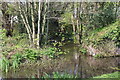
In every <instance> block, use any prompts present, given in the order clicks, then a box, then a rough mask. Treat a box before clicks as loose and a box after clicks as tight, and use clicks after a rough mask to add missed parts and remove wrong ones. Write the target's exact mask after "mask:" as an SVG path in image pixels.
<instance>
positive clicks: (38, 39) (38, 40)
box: [37, 0, 41, 48]
mask: <svg viewBox="0 0 120 80" xmlns="http://www.w3.org/2000/svg"><path fill="white" fill-rule="evenodd" d="M40 18H41V0H39V8H38V32H37V48H40Z"/></svg>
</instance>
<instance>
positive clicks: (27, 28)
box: [19, 4, 32, 46]
mask: <svg viewBox="0 0 120 80" xmlns="http://www.w3.org/2000/svg"><path fill="white" fill-rule="evenodd" d="M19 11H20V16H21V18H22V20H23V23H24V24H25V27H26V30H27V33H28V36H29V41H30V46H31V45H32V34H31V30H30V26H29V24H28V21H26V20H27V17H26V15H25V12H24V11H23V12H22V9H21V7H20V4H19ZM22 13H23V14H22ZM23 15H24V16H25V17H24V16H23Z"/></svg>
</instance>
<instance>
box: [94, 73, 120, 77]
mask: <svg viewBox="0 0 120 80" xmlns="http://www.w3.org/2000/svg"><path fill="white" fill-rule="evenodd" d="M119 76H120V72H114V73H110V74H103V75H101V76H96V77H93V78H119Z"/></svg>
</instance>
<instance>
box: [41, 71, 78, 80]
mask: <svg viewBox="0 0 120 80" xmlns="http://www.w3.org/2000/svg"><path fill="white" fill-rule="evenodd" d="M42 78H44V79H45V78H58V79H59V78H62V79H65V78H77V77H76V76H73V75H70V74H67V73H63V74H60V73H59V72H53V73H52V75H49V74H47V73H45V75H44V76H43V77H42Z"/></svg>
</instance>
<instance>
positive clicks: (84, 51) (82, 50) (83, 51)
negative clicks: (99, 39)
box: [79, 48, 87, 55]
mask: <svg viewBox="0 0 120 80" xmlns="http://www.w3.org/2000/svg"><path fill="white" fill-rule="evenodd" d="M79 51H80V52H81V53H82V54H83V55H85V54H86V53H87V49H85V48H80V50H79Z"/></svg>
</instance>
